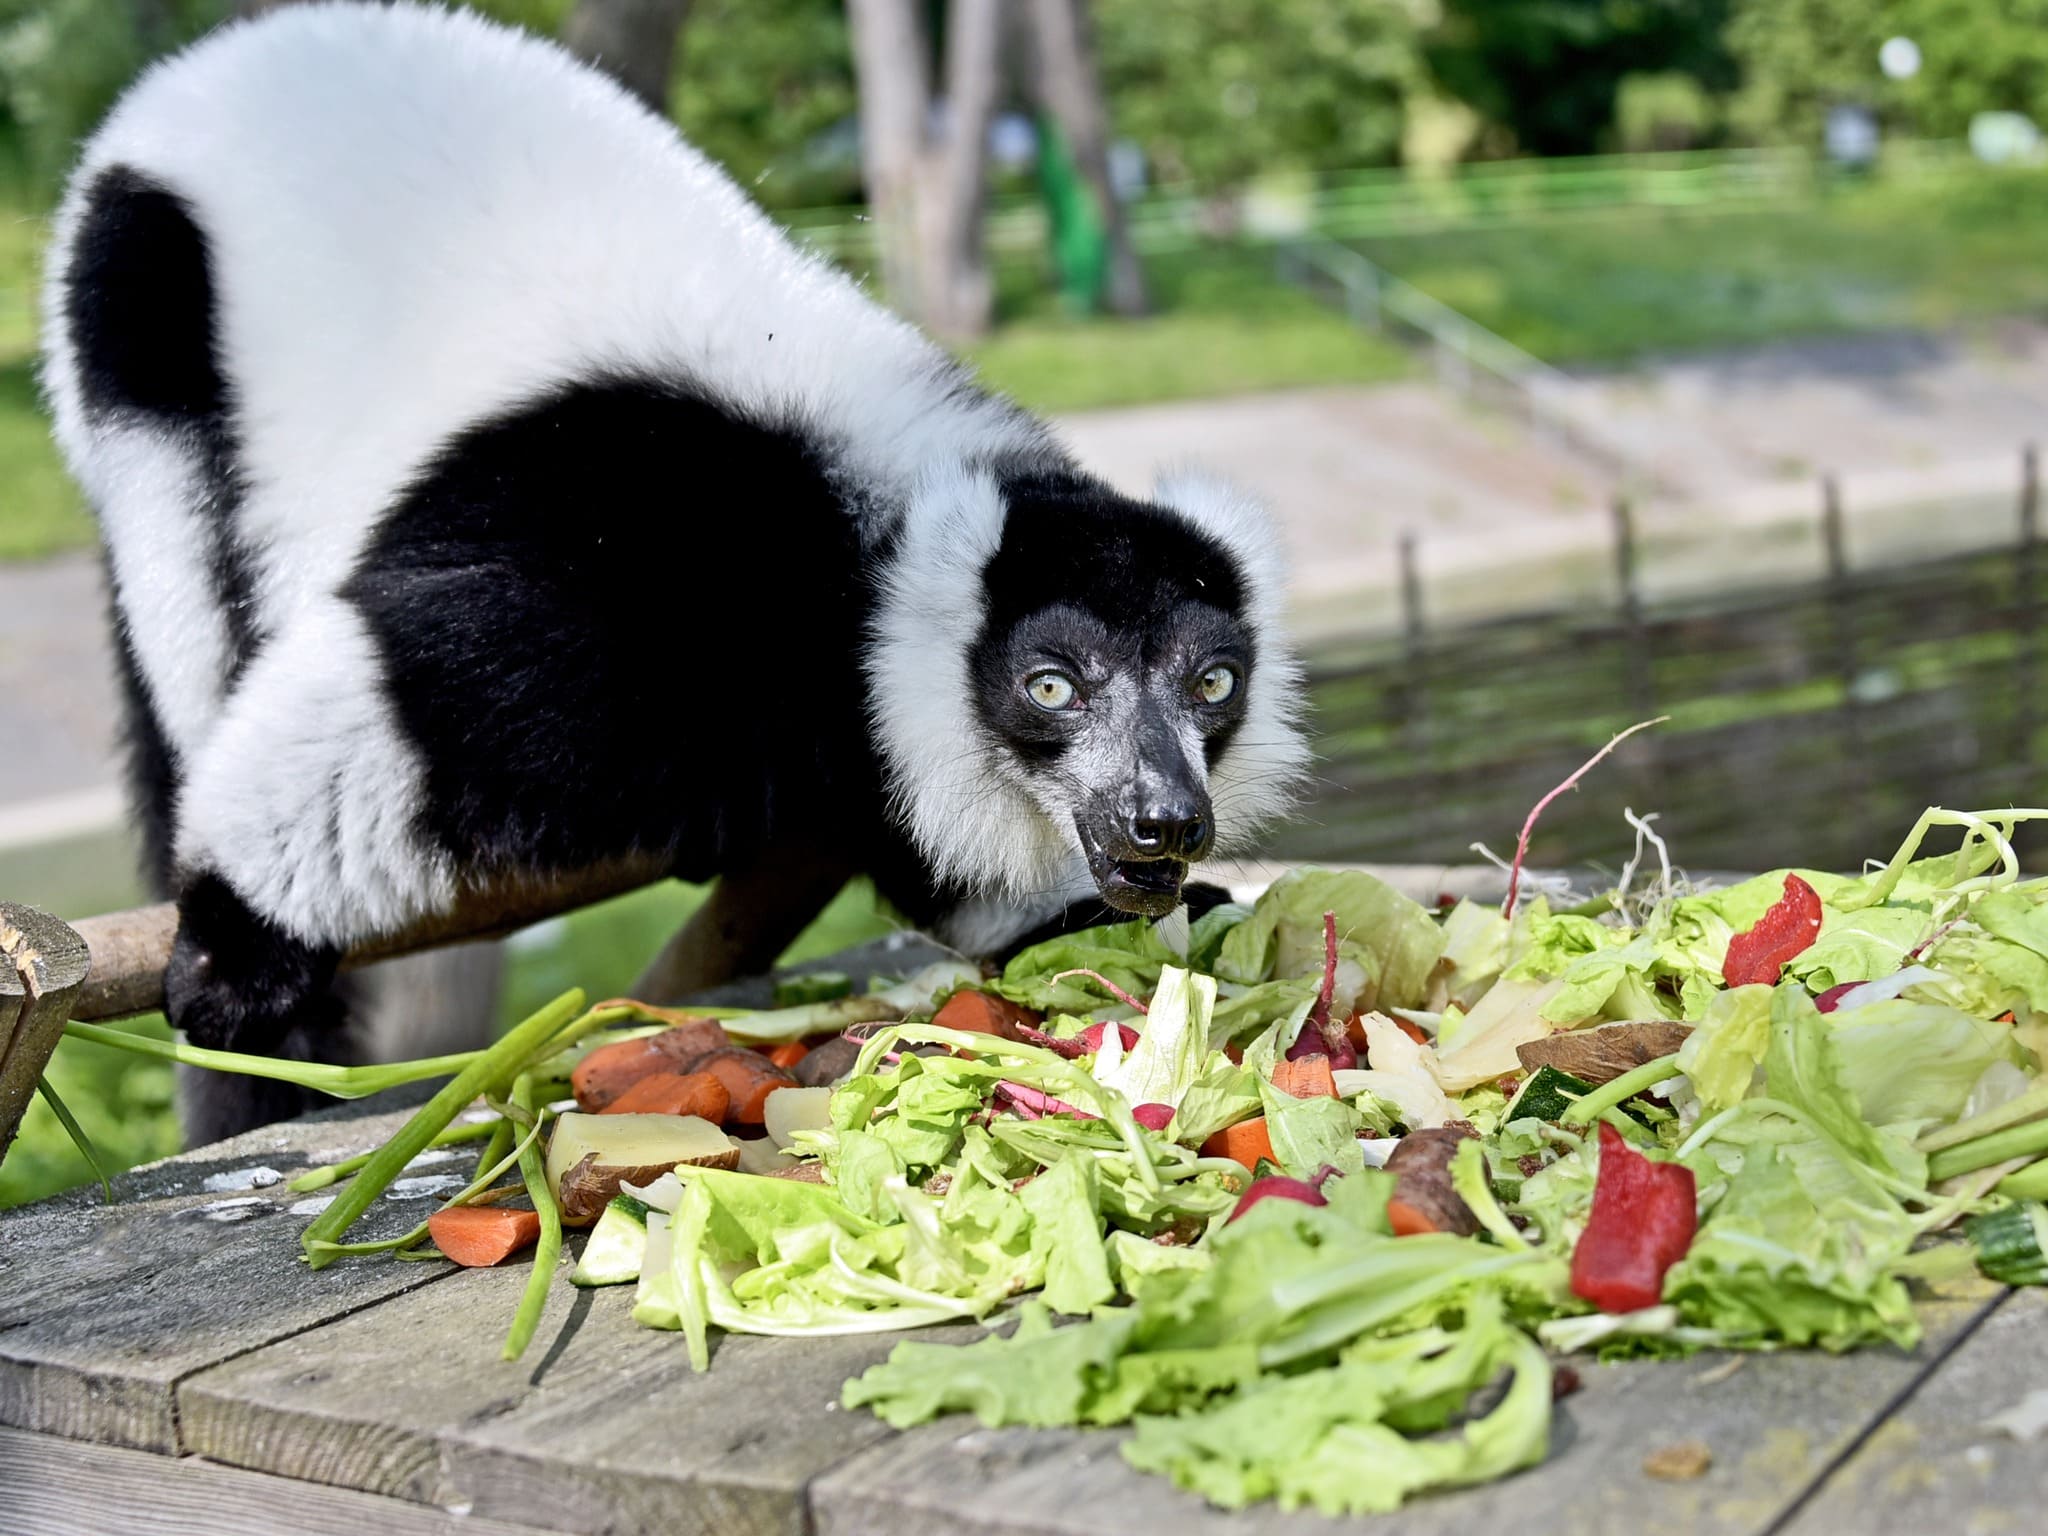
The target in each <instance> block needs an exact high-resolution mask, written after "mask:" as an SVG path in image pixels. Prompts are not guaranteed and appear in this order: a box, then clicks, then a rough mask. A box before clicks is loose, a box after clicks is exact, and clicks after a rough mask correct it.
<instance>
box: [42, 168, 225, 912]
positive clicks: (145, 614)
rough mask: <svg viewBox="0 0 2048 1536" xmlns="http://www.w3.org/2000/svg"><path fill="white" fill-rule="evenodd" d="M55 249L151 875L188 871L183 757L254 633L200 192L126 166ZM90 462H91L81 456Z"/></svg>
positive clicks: (74, 447) (61, 354)
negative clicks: (178, 866) (182, 190)
mask: <svg viewBox="0 0 2048 1536" xmlns="http://www.w3.org/2000/svg"><path fill="white" fill-rule="evenodd" d="M74 198H75V199H76V201H77V214H76V217H75V218H74V219H73V220H72V221H71V222H70V226H69V231H68V238H67V239H66V240H65V241H64V243H63V247H62V249H60V250H59V251H58V252H56V253H55V259H54V260H53V263H52V266H53V273H52V279H53V283H54V284H55V285H56V290H55V292H54V294H53V296H52V297H53V300H54V302H53V311H54V312H53V315H52V318H53V319H54V320H55V321H56V323H57V326H58V328H59V329H60V330H61V333H62V343H63V344H62V345H60V346H58V347H53V348H52V358H51V364H50V366H51V369H52V371H53V373H57V372H61V373H62V374H63V375H64V376H63V377H62V378H61V379H58V378H53V379H52V380H51V383H52V390H51V393H52V397H53V401H54V403H55V404H56V405H57V407H58V414H59V419H60V425H63V424H64V423H63V418H64V416H65V415H66V414H67V409H68V413H69V414H72V415H75V417H76V418H78V419H76V420H75V421H73V422H71V423H70V424H69V425H70V426H71V430H70V431H69V432H65V433H63V434H62V436H63V437H64V438H65V440H66V443H67V447H68V448H69V450H70V452H71V455H72V458H73V460H74V463H73V468H74V470H75V471H76V472H77V474H78V478H79V480H80V482H81V484H83V485H84V487H85V488H86V492H87V495H88V497H89V499H90V500H91V502H92V504H93V510H94V512H95V514H96V515H97V516H98V518H99V520H100V523H101V526H102V529H103V532H104V534H105V541H106V551H107V568H108V577H109V583H108V584H109V587H110V589H111V591H112V595H113V606H114V624H113V629H114V637H115V652H116V658H117V661H118V664H119V667H120V673H121V683H122V693H123V697H124V702H125V705H126V714H127V737H128V749H129V750H128V766H129V777H130V783H131V789H132V793H133V798H134V801H135V809H136V814H137V819H138V822H139V823H140V826H141V828H142V833H143V842H144V854H145V861H146V865H147V870H146V872H147V874H148V876H149V878H150V880H151V882H152V883H153V884H154V885H155V886H156V887H157V888H158V890H159V892H160V893H167V892H168V889H169V886H170V883H171V847H172V843H173V840H174V835H175V832H174V827H173V825H172V818H173V814H174V809H175V803H176V797H177V790H178V783H179V765H180V762H181V760H183V759H186V758H189V757H190V756H191V754H192V753H194V752H195V751H197V750H198V747H199V744H200V742H201V741H202V740H203V739H204V736H205V734H206V732H207V730H208V729H209V728H210V726H211V725H212V722H213V720H214V718H215V717H216V716H217V714H218V712H219V707H220V701H221V698H222V697H223V695H224V694H225V693H226V691H227V689H228V688H229V686H230V685H231V684H232V681H233V679H234V677H235V675H236V673H237V672H239V670H240V669H241V667H242V665H243V664H244V663H245V662H246V661H247V659H248V657H249V654H250V652H251V650H252V649H253V645H254V641H253V636H252V634H251V614H252V612H253V609H252V602H251V595H250V571H249V569H248V565H247V560H246V555H245V552H244V548H243V545H242V542H241V541H240V540H239V539H238V538H237V537H236V531H235V528H234V519H235V514H236V508H237V506H238V503H239V501H240V489H239V479H238V474H237V468H236V451H235V436H234V424H233V409H232V406H233V402H232V392H231V390H230V387H229V384H228V381H227V379H226V378H225V376H224V374H223V371H222V368H221V363H220V348H219V344H218V337H217V327H218V321H219V317H218V312H217V305H216V302H215V293H214V284H213V278H212V263H211V258H210V254H209V251H208V247H207V241H206V237H205V235H204V233H203V232H202V231H201V229H200V228H199V226H198V224H197V223H196V222H195V220H194V219H193V216H192V214H191V211H190V209H189V208H188V207H187V205H186V204H185V202H184V201H183V200H182V199H181V198H179V197H177V196H176V195H175V194H174V193H172V192H170V191H168V190H166V189H165V188H163V187H162V186H159V185H157V184H156V183H154V182H152V181H151V180H149V179H148V178H147V177H144V176H142V175H140V174H138V173H137V172H135V171H133V170H131V169H129V168H127V167H123V166H113V167H108V168H104V169H101V170H99V171H97V172H95V173H92V174H91V179H90V181H88V182H87V183H85V184H84V185H83V186H81V187H79V188H78V189H76V190H75V192H74ZM81 460H82V462H80V461H81Z"/></svg>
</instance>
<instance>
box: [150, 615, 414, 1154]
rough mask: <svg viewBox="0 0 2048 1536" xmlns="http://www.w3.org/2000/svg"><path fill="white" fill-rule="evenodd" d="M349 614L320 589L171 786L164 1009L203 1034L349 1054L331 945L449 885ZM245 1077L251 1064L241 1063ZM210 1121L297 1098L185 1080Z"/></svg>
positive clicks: (408, 915) (191, 1111)
mask: <svg viewBox="0 0 2048 1536" xmlns="http://www.w3.org/2000/svg"><path fill="white" fill-rule="evenodd" d="M376 676H377V668H376V661H375V657H374V655H373V654H372V651H371V647H370V640H369V637H368V635H367V634H366V633H365V632H364V630H363V628H362V625H361V623H360V622H359V621H358V620H357V619H356V618H355V616H354V615H353V613H352V612H351V611H350V610H348V609H347V608H346V607H345V606H344V605H342V604H341V603H339V602H336V601H329V602H324V603H314V604H311V605H309V606H308V608H307V609H306V610H304V611H302V612H301V614H300V615H299V616H298V617H297V619H296V620H295V621H294V623H293V624H292V626H291V627H290V628H288V629H286V630H284V631H282V632H281V633H279V634H277V635H275V636H274V637H272V638H271V640H270V641H269V642H268V643H267V644H265V645H264V647H263V648H262V650H261V651H260V652H259V653H258V654H257V656H256V658H255V659H254V660H253V661H252V662H251V663H250V664H249V666H248V668H247V669H246V671H245V672H244V674H243V676H242V678H241V679H240V681H239V682H238V683H237V684H236V686H235V689H234V691H233V693H232V694H231V695H230V696H229V698H228V700H227V702H226V705H225V707H224V708H223V710H222V714H221V718H220V721H219V723H218V724H217V726H216V727H215V729H214V730H213V731H212V732H211V733H210V734H209V736H208V738H207V740H206V743H205V745H204V747H203V748H202V750H201V751H199V752H198V753H197V754H196V755H195V756H194V758H193V760H192V762H191V764H190V767H189V772H188V773H187V775H186V781H185V784H184V786H183V788H182V790H181V792H180V794H179V800H178V810H179V815H178V843H177V862H178V865H179V868H180V869H181V870H182V871H183V873H184V881H183V884H182V886H181V887H180V890H179V894H178V937H177V941H176V944H175V946H174V948H173V951H172V956H171V964H170V967H169V969H168V970H167V971H166V973H165V977H164V1000H165V1012H166V1013H167V1014H168V1015H169V1017H170V1020H171V1023H172V1024H173V1025H174V1026H175V1027H177V1028H179V1029H182V1030H183V1031H185V1033H186V1036H187V1037H188V1038H189V1039H191V1040H192V1041H193V1043H195V1044H198V1045H208V1046H217V1047H222V1048H225V1049H230V1050H238V1051H247V1052H253V1053H258V1054H265V1055H277V1056H286V1057H297V1058H299V1059H310V1060H322V1061H350V1060H353V1059H355V1057H356V1054H357V1049H358V1042H357V1041H355V1040H354V1039H353V1038H352V1037H351V1034H350V1031H349V1029H348V1028H347V1013H348V1010H347V1007H346V998H345V997H344V996H343V995H342V993H341V992H339V991H337V989H336V986H335V973H336V970H337V968H338V965H339V962H340V958H341V955H342V952H343V951H344V950H345V949H346V948H347V947H348V946H350V945H352V944H354V943H357V942H359V941H361V940H363V939H367V938H370V937H373V936H374V935H376V934H379V933H384V932H390V931H395V930H397V929H399V928H402V927H404V926H405V925H406V924H407V923H408V922H410V921H411V920H413V919H415V918H417V917H419V916H421V915H423V914H425V913H427V912H430V911H436V910H441V909H442V908H444V907H445V906H446V905H447V903H448V902H449V901H451V900H452V899H453V894H454V882H453V877H452V874H451V873H450V871H449V868H448V864H447V861H446V859H445V858H444V857H443V856H441V855H439V854H438V853H437V852H436V851H435V850H434V849H433V848H431V847H430V846H429V845H427V844H426V843H425V842H424V840H423V839H422V836H421V834H420V832H419V830H418V826H417V818H416V810H417V806H418V794H419V793H420V791H419V786H418V775H417V770H416V768H415V766H414V763H413V759H412V757H411V754H410V752H409V749H408V748H407V747H406V745H405V743H404V741H403V739H402V738H401V737H400V735H399V734H398V731H397V728H396V726H395V724H394V722H393V721H392V720H391V718H390V715H389V711H388V710H387V709H386V707H385V706H384V704H383V701H382V699H381V697H380V695H379V694H378V692H377V689H376V684H375V678H376ZM246 1081H248V1082H255V1081H257V1080H255V1079H249V1080H246ZM186 1104H187V1121H188V1132H189V1133H190V1134H192V1135H194V1136H197V1135H201V1134H210V1135H216V1136H217V1135H220V1134H224V1133H229V1132H232V1131H235V1130H241V1129H246V1128H247V1127H248V1126H251V1125H259V1124H263V1123H265V1122H266V1121H267V1120H269V1119H275V1118H279V1117H280V1116H283V1115H291V1114H297V1113H299V1112H301V1111H302V1110H303V1109H304V1108H306V1107H307V1105H306V1103H305V1101H304V1100H303V1099H302V1098H294V1097H289V1096H287V1095H284V1094H282V1093H280V1092H279V1091H278V1090H276V1089H273V1088H270V1087H267V1086H266V1087H261V1088H250V1089H246V1090H245V1091H242V1092H241V1093H239V1094H238V1093H236V1092H233V1091H230V1090H228V1089H226V1088H222V1087H220V1086H218V1085H209V1086H208V1088H207V1089H205V1090H204V1091H202V1092H197V1093H193V1094H190V1095H188V1096H187V1099H186Z"/></svg>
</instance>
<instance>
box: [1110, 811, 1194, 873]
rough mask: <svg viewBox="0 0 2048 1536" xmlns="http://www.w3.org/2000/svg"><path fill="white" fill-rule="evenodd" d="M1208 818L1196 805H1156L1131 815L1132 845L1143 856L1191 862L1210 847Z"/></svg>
mask: <svg viewBox="0 0 2048 1536" xmlns="http://www.w3.org/2000/svg"><path fill="white" fill-rule="evenodd" d="M1210 830H1211V829H1210V826H1209V818H1208V817H1207V816H1206V815H1204V814H1203V813H1202V812H1201V811H1200V810H1199V809H1197V808H1196V807H1194V806H1191V805H1189V806H1154V807H1153V808H1152V809H1150V810H1148V811H1141V812H1139V813H1138V814H1137V815H1135V816H1133V817H1132V818H1131V823H1130V837H1131V847H1132V848H1133V849H1134V850H1135V851H1136V852H1137V853H1138V855H1139V856H1140V857H1142V858H1148V859H1181V860H1184V861H1186V862H1187V863H1190V864H1192V863H1193V862H1194V861H1195V860H1197V859H1199V858H1201V856H1202V855H1203V854H1205V853H1207V852H1208V851H1209V837H1210Z"/></svg>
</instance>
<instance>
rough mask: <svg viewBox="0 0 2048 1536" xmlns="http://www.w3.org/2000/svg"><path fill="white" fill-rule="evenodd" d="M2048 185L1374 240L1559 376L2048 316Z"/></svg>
mask: <svg viewBox="0 0 2048 1536" xmlns="http://www.w3.org/2000/svg"><path fill="white" fill-rule="evenodd" d="M2044 246H2048V173H2044V172H2038V171H2009V172H1991V171H1978V172H1974V173H1970V174H1967V175H1964V176H1961V177H1959V178H1957V179H1954V180H1950V181H1946V182H1942V183H1933V184H1926V185H1918V186H1915V185H1905V186H1863V187H1854V186H1852V187H1846V188H1842V189H1839V190H1837V191H1836V192H1834V193H1833V194H1832V195H1830V196H1828V197H1825V198H1823V199H1822V200H1820V201H1819V202H1817V203H1814V204H1812V205H1810V206H1806V207H1799V208H1780V209H1775V210H1771V211H1767V212H1744V213H1726V212H1716V213H1684V212H1675V211H1658V210H1629V211H1625V212H1617V213H1612V214H1607V215H1603V216H1599V217H1588V216H1581V217H1578V218H1575V219H1573V220H1570V221H1563V220H1560V221H1557V222H1552V223H1546V224H1543V225H1540V226H1523V227H1519V228H1492V229H1479V230H1464V231H1457V232H1450V233H1442V234H1430V235H1415V236H1404V237H1398V238H1388V239H1381V240H1371V241H1361V242H1359V248H1360V249H1361V250H1363V251H1364V252H1365V253H1366V254H1367V255H1369V256H1371V257H1372V258H1373V259H1374V260H1375V261H1377V262H1379V263H1380V264H1382V265H1383V266H1385V267H1387V268H1388V269H1390V270H1391V271H1393V272H1395V273H1397V274H1398V275H1400V276H1401V277H1404V278H1406V279H1407V280H1408V281H1410V282H1412V283H1414V284H1415V285H1416V286H1417V287H1419V288H1421V289H1422V290H1423V291H1424V292H1426V293H1428V294H1430V295H1432V296H1433V297H1435V298H1437V299H1440V300H1442V301H1443V302H1444V303H1446V304H1448V305H1450V306H1451V307H1452V308H1454V309H1458V310H1462V311H1463V312H1464V313H1465V314H1467V315H1469V316H1470V317H1471V318H1473V319H1474V320H1477V321H1478V322H1479V323H1480V324H1482V325H1484V326H1486V327H1488V328H1489V329H1491V330H1493V331H1496V332H1498V333H1499V334H1501V335H1503V336H1505V337H1507V339H1508V340H1510V341H1512V342H1514V343H1516V344H1517V345H1518V346H1521V347H1523V348H1525V349H1526V350H1528V351H1530V352H1533V353H1535V354H1536V355H1537V356H1538V357H1541V358H1544V359H1546V360H1548V361H1551V362H1560V363H1562V362H1621V361H1627V360H1629V359H1632V358H1636V357H1640V356H1642V355H1644V354H1648V353H1661V352H1679V351H1685V350H1688V349H1695V348H1708V347H1725V346H1736V345H1742V344H1745V343H1753V342H1763V341H1774V340H1782V339H1784V338H1786V337H1791V336H1814V335H1827V334H1834V333H1842V332H1849V331H1871V330H1890V329H1900V328H1908V327H1934V328H1939V327H1948V326H1954V325H1958V324H1963V323H1966V322H1969V321H1972V320H1977V319H1981V318H1985V317H1989V316H1995V315H2009V314H2025V313H2037V314H2038V313H2042V312H2044V311H2048V263H2044V262H2043V261H2042V260H2041V251H2042V249H2043V248H2044Z"/></svg>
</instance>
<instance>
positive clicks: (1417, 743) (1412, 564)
mask: <svg viewBox="0 0 2048 1536" xmlns="http://www.w3.org/2000/svg"><path fill="white" fill-rule="evenodd" d="M1426 647H1427V631H1426V628H1425V620H1424V618H1423V613H1422V565H1421V561H1420V560H1419V559H1418V558H1417V554H1416V542H1415V530H1414V529H1412V528H1408V529H1403V530H1402V533H1401V692H1400V699H1401V747H1402V751H1403V752H1404V753H1405V755H1406V756H1407V757H1408V759H1409V762H1410V765H1411V766H1410V769H1409V772H1410V774H1411V776H1412V777H1413V779H1414V780H1415V782H1416V783H1417V784H1418V785H1420V784H1422V783H1423V782H1424V781H1425V780H1427V778H1428V777H1429V775H1428V774H1427V772H1425V771H1424V769H1425V766H1426V764H1427V763H1428V760H1429V676H1428V667H1429V663H1428V660H1427V658H1426V655H1425V651H1426ZM1423 794H1424V798H1427V794H1426V792H1423Z"/></svg>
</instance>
